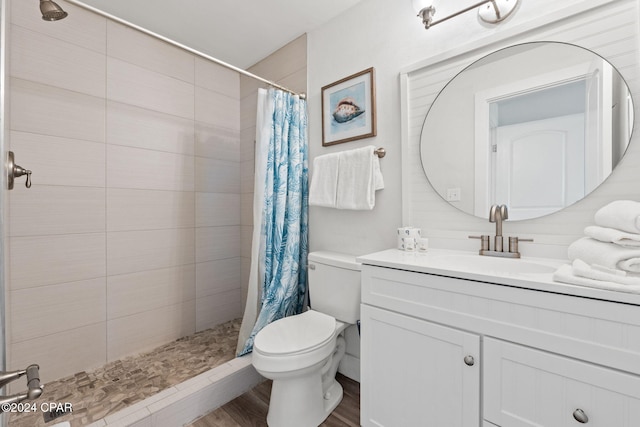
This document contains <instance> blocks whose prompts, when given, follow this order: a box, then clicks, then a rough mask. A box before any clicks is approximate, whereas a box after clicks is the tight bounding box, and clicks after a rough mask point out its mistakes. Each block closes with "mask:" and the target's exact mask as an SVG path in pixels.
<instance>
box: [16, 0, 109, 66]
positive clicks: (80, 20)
mask: <svg viewBox="0 0 640 427" xmlns="http://www.w3.org/2000/svg"><path fill="white" fill-rule="evenodd" d="M33 3H34V2H31V1H23V0H19V1H12V2H11V22H12V23H13V24H16V25H20V26H21V27H25V28H28V29H30V30H33V31H37V32H40V33H42V34H46V35H48V36H49V37H50V38H52V39H58V40H63V41H66V42H69V43H73V44H76V45H78V46H82V47H84V48H86V49H91V50H93V51H96V52H100V53H102V54H104V53H105V52H106V45H107V20H106V19H105V18H103V17H101V16H99V15H97V14H95V13H92V12H89V11H88V10H85V9H83V8H81V7H79V6H76V5H73V4H71V3H66V2H65V3H64V9H65V10H66V11H67V12H68V13H69V15H71V16H73V18H72V19H63V20H61V21H57V22H56V23H55V24H53V23H51V22H47V21H44V20H43V19H42V15H40V13H38V10H37V8H36V9H35V10H34V9H33Z"/></svg>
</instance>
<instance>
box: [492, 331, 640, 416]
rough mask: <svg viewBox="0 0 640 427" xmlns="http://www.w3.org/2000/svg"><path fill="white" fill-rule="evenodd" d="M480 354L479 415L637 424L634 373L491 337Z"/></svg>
mask: <svg viewBox="0 0 640 427" xmlns="http://www.w3.org/2000/svg"><path fill="white" fill-rule="evenodd" d="M483 355H484V359H483V370H484V380H483V384H484V385H483V388H484V416H485V418H486V419H487V420H488V421H491V422H492V423H495V424H497V425H500V426H502V427H525V426H526V427H533V426H536V427H578V426H581V425H586V426H589V427H637V426H640V377H639V376H637V375H633V374H628V373H623V372H620V371H615V370H613V369H609V368H604V367H601V366H598V365H593V364H590V363H586V362H582V361H578V360H575V359H571V358H568V357H564V356H559V355H556V354H552V353H547V352H544V351H540V350H535V349H532V348H529V347H524V346H520V345H516V344H512V343H508V342H505V341H501V340H497V339H491V338H485V340H484V347H483ZM574 414H575V415H574Z"/></svg>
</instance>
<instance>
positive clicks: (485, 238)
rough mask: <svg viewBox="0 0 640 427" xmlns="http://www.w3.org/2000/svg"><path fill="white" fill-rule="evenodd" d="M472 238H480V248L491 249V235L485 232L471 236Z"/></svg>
mask: <svg viewBox="0 0 640 427" xmlns="http://www.w3.org/2000/svg"><path fill="white" fill-rule="evenodd" d="M469 238H470V239H480V250H483V251H488V250H489V235H488V234H483V235H482V236H469Z"/></svg>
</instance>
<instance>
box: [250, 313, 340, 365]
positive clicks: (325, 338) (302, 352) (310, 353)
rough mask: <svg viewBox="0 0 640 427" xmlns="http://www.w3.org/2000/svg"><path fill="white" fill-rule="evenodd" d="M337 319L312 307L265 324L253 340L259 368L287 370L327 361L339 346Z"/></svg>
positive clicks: (254, 360) (254, 361)
mask: <svg viewBox="0 0 640 427" xmlns="http://www.w3.org/2000/svg"><path fill="white" fill-rule="evenodd" d="M336 325H337V322H336V320H335V319H334V318H333V317H331V316H328V315H326V314H323V313H319V312H317V311H313V310H309V311H306V312H304V313H302V314H298V315H295V316H289V317H285V318H283V319H280V320H277V321H275V322H273V323H270V324H268V325H267V326H265V327H264V328H263V329H262V330H261V331H260V332H258V334H257V335H256V337H255V340H254V343H253V364H254V366H255V367H256V369H262V370H264V371H268V372H283V371H291V370H296V369H303V368H307V367H310V366H313V365H314V364H316V363H319V362H322V361H324V359H326V358H327V357H328V356H329V355H330V354H331V353H332V352H333V350H334V349H335V342H336V335H337V333H336V331H337V328H336Z"/></svg>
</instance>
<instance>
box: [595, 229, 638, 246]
mask: <svg viewBox="0 0 640 427" xmlns="http://www.w3.org/2000/svg"><path fill="white" fill-rule="evenodd" d="M584 234H585V236H587V237H591V238H592V239H596V240H599V241H601V242H609V243H615V244H616V245H620V246H627V247H635V248H637V247H640V234H637V233H627V232H626V231H622V230H617V229H615V228H608V227H599V226H597V225H590V226H588V227H587V228H585V229H584Z"/></svg>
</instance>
